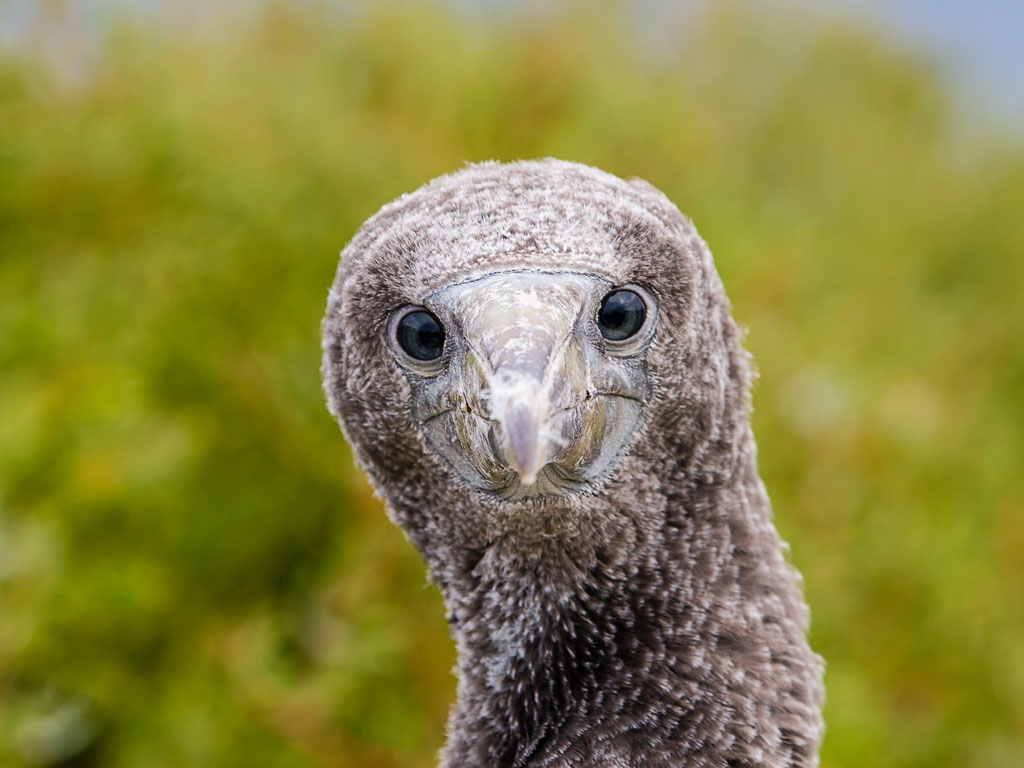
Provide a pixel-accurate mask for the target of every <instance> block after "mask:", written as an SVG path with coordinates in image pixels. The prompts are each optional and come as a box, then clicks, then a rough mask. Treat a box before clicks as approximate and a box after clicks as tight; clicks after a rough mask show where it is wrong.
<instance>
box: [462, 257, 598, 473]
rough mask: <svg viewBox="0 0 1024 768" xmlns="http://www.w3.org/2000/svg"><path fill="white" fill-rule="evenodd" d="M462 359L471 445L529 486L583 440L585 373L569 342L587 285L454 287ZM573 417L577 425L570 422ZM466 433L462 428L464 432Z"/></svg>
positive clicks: (554, 281)
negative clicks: (472, 418)
mask: <svg viewBox="0 0 1024 768" xmlns="http://www.w3.org/2000/svg"><path fill="white" fill-rule="evenodd" d="M455 288H456V289H457V290H455V291H454V292H453V296H452V299H453V302H452V308H453V313H454V314H455V315H456V316H457V317H458V318H459V320H460V325H461V326H462V333H463V335H464V337H465V339H466V341H467V348H468V351H467V353H466V356H465V360H464V364H463V365H464V367H463V381H462V387H461V389H462V394H463V396H464V398H465V402H466V406H467V410H468V411H469V412H470V413H476V414H478V415H480V416H482V417H483V422H482V423H481V421H480V420H479V419H478V420H477V423H476V425H475V426H476V429H477V431H478V432H480V434H478V435H477V436H476V439H475V440H472V441H471V442H473V443H476V444H480V443H483V442H484V441H485V440H486V444H487V445H488V446H489V447H490V451H491V453H492V454H493V456H494V458H496V459H497V461H498V462H499V463H500V464H502V465H504V466H505V467H507V468H509V469H511V470H513V471H514V472H515V473H516V474H517V475H518V476H519V482H520V484H521V485H524V486H531V485H533V484H534V483H536V482H537V477H538V474H539V473H540V472H541V470H542V469H543V468H544V467H545V466H546V465H547V464H548V463H549V462H551V461H553V460H556V459H562V458H564V457H565V455H566V452H567V449H569V448H571V447H572V444H574V443H576V442H578V440H579V439H580V438H581V437H582V436H583V434H582V433H583V432H585V431H586V430H582V429H580V428H579V427H580V426H581V418H580V415H579V414H571V413H570V411H572V409H574V408H575V407H577V406H580V405H582V404H583V403H584V401H585V400H586V399H587V393H588V375H587V371H588V366H587V361H586V358H585V354H584V351H583V349H581V347H580V345H579V344H578V343H576V341H575V340H574V332H575V330H576V326H577V318H578V316H579V313H580V309H581V307H582V306H583V305H584V300H585V298H586V290H587V285H586V284H585V282H584V281H583V280H582V279H581V278H580V277H579V276H574V275H543V276H540V275H532V274H517V273H510V274H499V275H494V276H491V277H489V278H485V279H483V280H479V281H474V282H471V283H466V284H463V285H460V286H456V287H455ZM574 416H575V418H573V417H574ZM467 426H468V425H467Z"/></svg>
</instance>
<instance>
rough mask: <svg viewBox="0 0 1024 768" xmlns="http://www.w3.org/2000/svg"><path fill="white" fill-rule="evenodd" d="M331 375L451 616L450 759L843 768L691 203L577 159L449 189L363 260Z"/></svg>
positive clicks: (453, 764)
mask: <svg viewBox="0 0 1024 768" xmlns="http://www.w3.org/2000/svg"><path fill="white" fill-rule="evenodd" d="M323 375H324V386H325V390H326V393H327V397H328V401H329V405H330V409H331V412H332V413H333V414H334V416H335V417H336V418H337V419H338V420H339V422H340V423H341V425H342V427H343V429H344V432H345V434H346V435H347V437H348V439H349V441H350V442H351V443H352V445H353V447H354V449H355V452H356V455H357V459H358V462H359V464H360V466H361V467H362V468H363V469H364V470H365V471H366V472H367V473H368V474H369V476H370V478H371V479H372V482H373V484H374V486H375V487H376V489H377V491H378V492H379V493H380V494H381V495H382V496H383V498H384V500H385V501H386V503H387V508H388V512H389V514H390V516H391V517H392V519H393V520H394V521H395V522H396V523H397V524H398V525H399V526H401V527H402V529H403V530H404V531H405V532H406V534H407V535H408V537H409V539H410V540H411V541H412V542H413V544H414V545H415V546H416V547H417V548H418V550H419V551H420V553H421V554H422V556H423V558H424V559H425V560H426V562H427V564H428V566H429V569H430V575H431V577H432V578H433V580H434V581H435V582H436V583H437V584H438V586H439V587H440V589H441V592H442V593H443V595H444V599H445V602H446V605H447V608H448V612H449V621H450V623H451V627H452V632H453V634H454V637H455V640H456V643H457V647H458V654H459V661H458V678H459V680H458V701H457V703H456V704H455V706H454V707H453V710H452V713H451V716H450V721H449V732H448V743H447V745H446V747H445V748H444V750H443V752H442V756H441V763H442V765H443V766H448V767H450V768H463V767H476V766H486V767H487V768H491V767H494V768H517V767H520V766H530V767H531V768H541V767H543V768H555V767H556V766H557V767H558V768H568V767H569V766H581V767H582V766H587V767H588V768H595V767H601V768H612V767H615V768H627V767H629V768H633V767H636V768H639V767H640V766H644V767H645V768H667V767H668V766H673V767H677V766H686V767H687V768H726V767H727V766H728V767H729V768H753V766H766V767H769V768H775V767H777V766H813V765H816V764H817V761H818V758H817V752H818V742H819V739H820V735H821V731H822V720H821V714H820V709H821V701H822V664H821V660H820V658H819V657H817V656H816V655H815V654H814V653H813V652H812V651H811V649H810V647H809V646H808V643H807V640H806V636H805V635H806V628H807V622H808V616H807V608H806V605H805V604H804V601H803V598H802V596H801V591H800V579H799V576H798V574H797V573H796V571H795V570H794V569H793V568H792V567H791V566H790V565H789V564H788V563H787V562H786V559H785V556H784V545H783V543H782V542H781V541H780V539H779V536H778V534H777V533H776V531H775V528H774V527H773V525H772V522H771V509H770V506H769V501H768V497H767V495H766V492H765V488H764V486H763V484H762V482H761V479H760V477H759V476H758V472H757V465H756V456H755V446H754V437H753V434H752V432H751V427H750V421H749V410H750V408H749V385H750V379H751V373H750V365H749V360H748V356H747V354H746V353H745V352H744V351H743V349H742V348H741V345H740V333H739V331H738V330H737V326H736V324H735V323H734V321H733V319H732V317H731V314H730V308H729V302H728V299H727V298H726V295H725V292H724V290H723V287H722V284H721V281H720V279H719V277H718V274H717V272H716V270H715V267H714V264H713V262H712V258H711V253H710V252H709V250H708V248H707V246H706V245H705V243H704V242H703V241H702V240H701V238H700V237H699V236H698V234H697V232H696V230H695V229H694V227H693V225H692V224H691V222H690V221H689V220H688V219H686V218H685V217H684V216H683V215H682V214H681V213H680V212H679V211H678V209H677V208H676V207H675V206H674V205H673V204H672V203H671V202H670V201H669V200H668V198H667V197H665V195H663V194H662V193H661V192H659V191H658V190H656V189H655V188H654V187H652V186H651V185H649V184H647V183H646V182H643V181H639V180H632V181H624V180H621V179H619V178H616V177H614V176H611V175H609V174H607V173H604V172H602V171H600V170H597V169H594V168H590V167H587V166H583V165H578V164H574V163H567V162H562V161H557V160H541V161H529V162H518V163H511V164H508V165H503V164H498V163H484V164H481V165H474V166H470V167H468V168H466V169H464V170H462V171H459V172H457V173H454V174H452V175H449V176H444V177H441V178H438V179H435V180H434V181H432V182H430V183H428V184H426V185H425V186H423V187H421V188H420V189H419V190H417V191H415V192H413V193H411V194H408V195H405V196H403V197H401V198H399V199H398V200H396V201H394V202H393V203H391V204H389V205H386V206H385V207H384V208H383V209H382V210H381V211H380V212H379V213H377V214H376V215H375V216H373V217H372V218H371V219H370V220H369V221H367V222H366V224H365V225H364V226H363V227H362V228H361V229H360V230H359V232H358V233H357V234H356V236H355V238H354V239H353V240H352V242H351V243H350V244H349V245H348V247H346V248H345V250H344V251H343V252H342V258H341V265H340V267H339V270H338V274H337V278H336V280H335V282H334V285H333V287H332V289H331V292H330V298H329V302H328V307H327V315H326V319H325V321H324V362H323Z"/></svg>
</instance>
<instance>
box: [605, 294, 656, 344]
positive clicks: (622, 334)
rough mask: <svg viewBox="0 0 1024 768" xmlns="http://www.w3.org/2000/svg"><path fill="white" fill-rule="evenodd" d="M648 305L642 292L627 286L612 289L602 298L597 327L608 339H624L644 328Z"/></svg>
mask: <svg viewBox="0 0 1024 768" xmlns="http://www.w3.org/2000/svg"><path fill="white" fill-rule="evenodd" d="M646 319H647V305H646V304H644V300H643V299H642V298H640V294H638V293H634V292H633V291H630V290H628V289H626V288H620V289H619V290H617V291H612V292H611V293H609V294H608V295H607V296H605V297H604V298H603V299H602V300H601V309H599V310H598V311H597V327H598V328H599V329H600V331H601V335H602V336H604V337H605V338H606V339H608V341H623V340H624V339H628V338H629V337H630V336H634V335H635V334H636V332H637V331H639V330H640V329H641V328H643V325H644V320H646Z"/></svg>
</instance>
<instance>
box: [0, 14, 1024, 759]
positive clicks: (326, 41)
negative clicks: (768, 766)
mask: <svg viewBox="0 0 1024 768" xmlns="http://www.w3.org/2000/svg"><path fill="white" fill-rule="evenodd" d="M51 7H52V8H57V9H58V10H59V8H60V6H59V5H54V6H51ZM746 8H747V7H746V6H739V5H735V4H731V3H725V4H717V5H716V10H714V11H712V12H709V13H707V14H705V15H703V16H700V17H699V18H696V17H695V18H687V19H684V21H685V24H684V23H682V22H680V24H679V25H678V26H679V28H678V29H676V30H669V29H661V30H660V31H659V32H658V35H657V37H658V39H659V40H661V41H662V42H663V43H664V44H663V45H661V46H654V45H649V44H648V43H647V41H646V38H645V37H644V34H645V33H643V32H642V31H638V30H637V29H636V27H635V25H631V23H630V18H629V16H628V14H627V13H626V11H625V9H624V8H623V7H619V6H608V5H607V4H598V5H597V6H595V5H593V4H591V5H585V4H582V3H580V4H576V5H562V6H558V8H557V9H556V10H553V11H547V12H541V11H538V10H534V11H522V12H505V13H501V12H496V13H491V14H487V13H484V14H468V15H467V14H465V13H463V14H459V13H457V12H455V11H453V10H451V9H450V8H447V7H444V6H423V5H418V4H386V5H383V6H381V5H375V6H374V7H373V9H372V10H371V9H370V8H369V7H368V6H366V7H364V6H351V7H349V6H345V7H338V6H337V5H334V4H317V3H294V4H286V3H267V4H263V5H260V6H258V7H257V8H255V9H254V7H253V6H249V9H248V11H246V12H245V13H232V14H225V15H223V16H221V15H218V14H216V13H212V12H211V13H208V14H207V16H206V17H204V21H203V23H202V24H200V25H193V24H189V23H188V22H187V20H186V19H185V18H184V17H175V16H174V14H173V13H169V14H167V16H166V17H160V19H161V21H160V23H157V22H156V21H155V20H153V19H150V20H148V21H143V20H139V19H136V20H135V21H131V20H129V21H125V22H123V23H116V22H115V23H112V24H111V25H110V26H109V28H107V29H105V30H103V31H101V32H96V31H95V30H93V31H92V32H90V33H82V34H83V35H86V36H85V37H83V38H82V39H81V40H80V41H79V42H80V43H81V45H80V46H79V48H80V50H84V51H87V52H91V53H90V55H89V56H87V57H85V58H83V59H82V61H81V62H79V66H77V67H75V68H73V69H72V72H73V73H74V74H75V75H76V76H75V77H71V78H68V77H66V76H61V77H58V76H56V75H55V72H56V73H57V74H60V72H61V69H60V68H59V67H58V68H57V69H56V70H55V69H54V68H53V67H52V66H46V62H45V61H44V60H43V58H42V57H41V56H38V55H36V54H35V53H32V52H26V53H22V54H20V55H17V56H15V55H12V54H8V55H7V56H6V57H5V58H4V59H3V60H2V61H0V765H4V766H15V767H18V766H29V765H63V766H80V767H86V766H110V767H111V768H117V767H119V766H137V765H145V766H147V767H149V768H160V767H161V766H168V768H169V767H170V766H175V767H177V766H218V768H231V767H232V766H239V767H241V766H244V767H245V768H251V766H268V767H269V766H289V767H292V766H304V767H305V766H429V765H433V764H434V761H435V752H436V750H437V748H438V747H439V746H440V744H441V742H442V740H443V729H444V721H445V717H446V710H447V708H448V706H449V704H450V702H451V701H452V699H453V695H454V680H453V678H452V677H451V675H450V674H449V669H450V666H451V664H452V662H453V652H452V649H451V647H450V644H449V642H448V640H447V637H446V627H445V623H444V618H443V608H442V605H441V603H440V599H439V597H438V595H437V593H436V591H435V590H434V589H433V588H426V585H425V578H424V575H423V571H422V568H421V565H420V563H419V561H418V558H417V557H416V555H415V553H414V552H413V551H412V550H411V548H410V547H409V545H408V544H406V543H405V542H404V540H403V539H402V537H401V535H400V534H399V533H398V532H397V530H395V529H394V528H393V527H392V526H391V525H390V524H389V523H388V522H387V520H386V518H385V515H384V513H383V510H382V509H381V507H380V504H379V502H378V501H376V500H375V499H374V498H373V497H372V494H371V493H370V491H369V489H368V487H367V485H366V483H365V481H364V480H363V479H362V477H361V476H360V475H359V474H358V473H357V472H356V471H355V470H354V469H353V468H352V464H351V460H350V457H349V454H348V453H347V452H346V449H345V447H344V445H343V440H342V438H341V436H340V434H339V433H338V431H337V428H336V427H335V425H334V424H333V423H332V422H331V420H330V419H329V417H328V415H327V413H326V411H325V408H324V407H323V404H322V398H321V394H320V389H319V380H318V374H317V369H318V365H319V347H318V323H319V320H320V316H321V312H322V308H323V305H324V301H325V297H326V290H327V286H328V285H329V283H330V281H331V279H332V276H333V272H334V268H335V264H336V259H337V253H338V250H339V249H340V248H341V247H342V246H343V245H344V243H345V242H346V240H347V239H348V238H349V237H351V235H352V234H353V233H354V231H355V229H356V228H357V227H358V225H359V224H360V222H361V221H362V220H363V219H364V218H366V217H367V216H368V215H370V214H371V213H373V212H374V211H375V210H376V209H377V208H378V207H379V206H380V205H381V204H383V203H384V202H387V201H388V200H390V199H391V198H393V197H394V196H396V195H398V194H399V193H401V192H404V191H408V190H411V189H413V188H414V187H416V186H417V185H418V184H420V183H421V182H423V181H425V180H427V179H429V178H431V177H432V176H434V175H436V174H439V173H442V172H445V171H449V170H452V169H455V168H457V167H459V166H460V165H461V164H462V163H463V162H465V161H466V160H480V159H485V158H495V157H496V158H501V159H514V158H519V157H535V156H545V155H554V156H559V157H565V158H569V159H575V160H579V161H582V162H586V163H591V164H595V165H598V166H601V167H603V168H605V169H607V170H609V171H612V172H614V173H617V174H620V175H624V176H633V175H639V176H643V177H646V178H647V179H649V180H650V181H652V182H653V183H654V184H656V185H658V186H659V187H661V188H662V189H664V190H665V191H666V192H667V193H668V194H669V195H670V196H671V197H672V198H673V199H674V200H675V201H676V202H677V203H678V204H679V205H680V207H681V208H682V209H683V210H684V211H685V212H686V213H688V214H689V215H690V216H691V217H692V218H693V219H694V220H695V221H696V223H697V225H698V226H699V227H700V228H701V231H702V233H703V234H704V236H705V237H706V238H707V240H708V241H709V242H710V243H711V245H712V248H713V249H714V250H715V253H716V256H717V259H718V263H719V266H720V269H721V271H722V273H723V276H724V278H725V281H726V284H727V286H728V287H729V289H730V292H731V294H732V296H733V300H734V303H735V309H736V313H737V315H738V316H739V318H740V319H741V321H743V322H744V323H745V324H747V325H748V326H749V327H750V328H751V332H750V336H749V346H750V348H751V349H752V350H753V352H754V353H755V355H756V357H757V359H758V361H759V364H760V369H761V373H762V377H761V381H760V383H759V385H758V388H757V391H756V393H755V402H756V406H757V410H756V414H755V418H756V425H755V426H756V429H757V433H758V435H759V440H760V445H761V453H762V467H763V472H764V476H765V480H766V482H767V485H768V487H769V489H770V491H771V492H772V494H773V497H774V502H775V506H776V510H777V517H778V523H779V526H780V528H781V529H782V531H783V533H784V535H785V536H786V537H787V538H789V539H790V540H791V541H792V542H793V544H794V554H793V557H794V560H795V561H796V563H797V564H798V565H799V567H800V568H801V569H802V570H803V572H804V574H805V577H806V581H807V590H808V596H809V599H810V602H811V604H812V608H813V616H814V627H813V641H814V644H815V646H816V647H817V649H818V650H820V651H821V652H822V653H823V654H824V656H825V657H826V658H827V660H828V663H829V671H828V691H829V699H828V706H827V720H828V733H827V739H826V743H825V747H824V752H823V765H825V766H829V767H838V766H863V765H889V766H896V767H899V768H910V767H911V766H928V767H929V768H934V766H958V767H960V768H967V767H970V766H978V767H980V766H986V767H987V768H1000V767H1005V768H1010V766H1018V765H1020V764H1021V760H1022V759H1024V642H1022V638H1024V579H1022V578H1021V570H1020V565H1019V562H1020V556H1021V552H1024V514H1022V513H1024V473H1022V471H1021V457H1022V456H1024V429H1022V424H1024V344H1022V343H1021V331H1022V329H1024V311H1022V305H1024V302H1022V301H1021V297H1020V292H1021V288H1022V286H1024V223H1022V215H1021V201H1022V200H1024V152H1022V150H1021V145H1020V143H1019V141H1018V140H1013V141H1011V140H1009V139H1006V138H1002V139H1000V138H998V137H994V136H993V135H992V134H991V132H988V131H986V130H985V129H983V128H982V129H979V128H978V125H977V123H978V122H979V120H980V118H977V116H974V115H965V114H958V113H957V112H956V111H955V109H954V108H953V107H952V106H951V104H950V102H949V100H948V98H947V97H946V96H945V89H944V86H943V83H942V82H941V81H939V80H937V79H936V77H935V75H934V74H933V72H932V70H931V68H930V66H929V65H928V64H927V63H926V62H922V61H919V60H917V59H915V58H913V57H912V56H908V55H906V54H905V53H902V52H901V51H899V50H898V49H897V48H896V47H894V46H893V45H891V44H888V43H886V42H884V41H880V40H878V39H877V35H875V34H872V33H870V32H865V31H858V30H856V29H851V28H848V27H845V26H842V25H837V24H831V23H826V22H823V21H820V20H818V21H815V20H797V19H793V18H792V17H790V18H784V19H783V18H780V19H778V20H773V18H772V17H771V16H770V15H768V14H767V13H763V14H753V13H752V12H750V11H749V9H747V10H741V9H746ZM55 18H58V20H59V17H55ZM43 32H44V33H45V30H43ZM66 32H67V30H66V29H65V33H66ZM72 32H74V30H72ZM649 32H650V31H649V30H648V33H647V34H649ZM51 63H52V62H51ZM85 65H88V66H85ZM83 67H84V68H83ZM64 72H65V75H66V73H67V68H65V69H64Z"/></svg>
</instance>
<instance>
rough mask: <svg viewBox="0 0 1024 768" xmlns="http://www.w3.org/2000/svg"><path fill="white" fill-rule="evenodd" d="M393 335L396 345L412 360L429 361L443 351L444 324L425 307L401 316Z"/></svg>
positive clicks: (436, 357) (435, 358)
mask: <svg viewBox="0 0 1024 768" xmlns="http://www.w3.org/2000/svg"><path fill="white" fill-rule="evenodd" d="M395 337H396V339H397V341H398V346H400V347H401V348H402V351H403V352H405V353H406V354H407V355H409V357H411V358H412V359H413V360H420V361H422V362H431V361H433V360H437V359H438V358H439V357H441V353H442V352H443V351H444V326H442V325H441V321H440V320H438V319H437V317H435V316H434V314H433V313H432V312H428V311H427V310H425V309H417V310H414V311H413V312H409V313H408V314H407V315H405V316H403V317H402V319H401V320H399V321H398V326H397V327H396V328H395Z"/></svg>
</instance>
